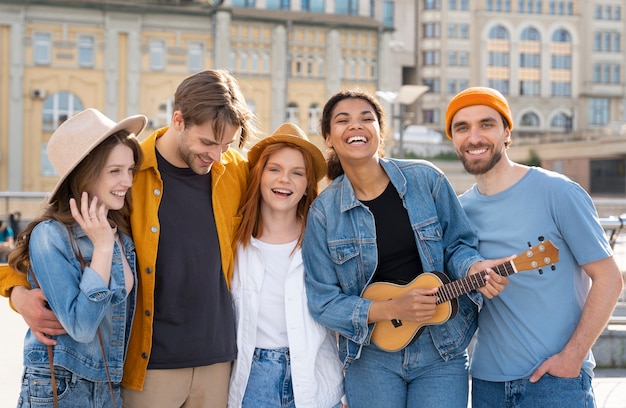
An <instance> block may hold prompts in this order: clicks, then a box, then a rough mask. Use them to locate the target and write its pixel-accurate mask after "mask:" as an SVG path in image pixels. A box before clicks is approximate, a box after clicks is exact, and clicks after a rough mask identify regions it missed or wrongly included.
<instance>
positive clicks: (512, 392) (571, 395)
mask: <svg viewBox="0 0 626 408" xmlns="http://www.w3.org/2000/svg"><path fill="white" fill-rule="evenodd" d="M595 406H596V402H595V396H594V394H593V388H591V378H590V377H589V375H588V374H587V373H586V372H584V371H581V375H580V376H579V377H576V378H558V377H554V376H551V375H550V374H544V375H543V377H541V379H540V380H539V381H537V382H536V383H534V384H533V383H531V382H530V381H528V379H527V378H523V379H520V380H514V381H505V382H492V381H483V380H479V379H476V378H474V379H472V408H487V407H493V408H502V407H506V408H544V407H550V408H578V407H579V408H593V407H595Z"/></svg>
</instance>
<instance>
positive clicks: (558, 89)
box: [550, 81, 572, 97]
mask: <svg viewBox="0 0 626 408" xmlns="http://www.w3.org/2000/svg"><path fill="white" fill-rule="evenodd" d="M550 88H551V92H552V96H560V97H570V96H571V95H572V84H570V83H569V82H557V81H553V82H552V83H551V84H550Z"/></svg>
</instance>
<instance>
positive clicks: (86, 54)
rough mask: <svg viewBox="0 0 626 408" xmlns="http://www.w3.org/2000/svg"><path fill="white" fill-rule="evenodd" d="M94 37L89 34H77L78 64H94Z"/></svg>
mask: <svg viewBox="0 0 626 408" xmlns="http://www.w3.org/2000/svg"><path fill="white" fill-rule="evenodd" d="M94 42H95V40H94V37H93V36H91V35H79V36H78V66H79V67H83V68H90V67H93V66H94V60H95V57H94Z"/></svg>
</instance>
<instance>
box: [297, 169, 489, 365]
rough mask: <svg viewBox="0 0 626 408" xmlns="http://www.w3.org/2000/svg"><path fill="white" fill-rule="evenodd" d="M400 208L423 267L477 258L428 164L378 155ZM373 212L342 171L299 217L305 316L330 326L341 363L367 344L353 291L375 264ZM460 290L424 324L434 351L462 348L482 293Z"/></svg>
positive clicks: (443, 181)
mask: <svg viewBox="0 0 626 408" xmlns="http://www.w3.org/2000/svg"><path fill="white" fill-rule="evenodd" d="M380 165H381V166H382V168H383V169H384V170H385V172H386V173H387V175H388V176H389V179H390V180H391V183H392V184H393V186H394V187H395V188H396V190H397V191H398V194H399V195H400V197H401V199H402V202H403V205H404V207H405V208H406V209H407V211H408V214H409V219H410V222H411V227H412V229H413V232H414V234H415V243H416V246H417V249H418V251H419V254H420V258H421V262H422V266H423V268H424V271H425V272H433V271H439V272H444V273H446V274H447V275H448V277H450V279H451V280H456V279H460V278H462V277H465V275H466V273H467V271H468V269H469V267H470V266H471V265H472V264H473V263H475V262H477V261H480V260H482V259H483V257H482V256H481V255H480V254H479V253H478V250H477V245H478V239H477V238H476V235H475V234H474V233H473V232H472V229H471V227H470V224H469V222H468V219H467V217H466V215H465V212H464V211H463V208H462V207H461V205H460V204H459V201H458V199H457V197H456V194H455V192H454V190H453V189H452V186H451V185H450V183H449V182H448V180H447V178H446V177H445V176H444V174H443V173H442V172H441V171H440V170H439V169H437V168H436V167H435V166H433V165H432V164H430V163H429V162H426V161H421V160H396V159H380ZM376 242H377V241H376V227H375V220H374V217H373V215H372V213H371V212H370V211H369V209H368V208H367V207H366V206H365V205H363V204H362V203H361V202H360V201H359V200H358V199H357V198H356V196H355V194H354V190H353V188H352V185H351V183H350V181H349V180H348V178H347V177H346V176H345V175H342V176H340V177H338V178H337V179H335V180H334V181H333V182H332V183H331V184H330V185H329V186H328V187H327V188H326V189H325V190H324V191H323V192H322V193H321V194H320V195H319V196H318V197H317V199H316V200H315V201H314V202H313V205H312V207H311V209H310V211H309V214H308V218H307V225H306V229H305V234H304V238H303V247H302V256H303V259H304V265H305V270H306V290H307V295H308V302H309V309H310V312H311V314H312V316H313V317H314V318H315V319H316V320H317V321H319V322H320V323H321V324H323V325H324V326H327V327H328V328H330V329H332V330H336V331H338V332H339V333H340V334H341V335H340V336H339V353H340V357H341V359H342V361H343V362H344V367H347V366H348V365H349V364H350V362H351V361H353V360H354V359H357V358H359V355H360V351H361V347H363V346H366V345H369V343H370V337H371V331H372V328H373V324H370V325H368V324H367V319H368V313H369V308H370V305H371V303H372V302H371V301H370V300H367V299H364V298H362V297H361V294H362V293H363V290H364V289H365V287H366V286H367V285H368V284H369V283H370V280H371V278H372V276H373V274H374V272H375V271H376V268H377V266H378V251H377V246H376ZM469 296H470V297H472V299H473V302H472V300H470V298H469V297H468V295H462V296H461V297H460V298H459V299H458V300H459V310H458V313H457V315H456V316H455V317H454V318H452V319H450V320H448V321H447V322H445V323H443V324H439V325H432V326H429V330H428V331H425V332H424V334H426V333H427V332H429V333H430V336H431V337H432V340H433V342H434V344H435V346H436V347H437V349H438V351H439V353H440V355H441V357H442V358H443V359H444V360H449V359H451V358H452V357H454V356H455V355H458V354H459V353H462V352H464V350H465V349H466V348H467V346H468V344H469V342H470V340H471V338H472V336H473V334H474V332H475V330H476V324H477V322H476V320H477V306H476V305H478V304H480V303H481V301H482V297H481V296H480V294H479V293H477V292H474V293H471V294H470V295H469Z"/></svg>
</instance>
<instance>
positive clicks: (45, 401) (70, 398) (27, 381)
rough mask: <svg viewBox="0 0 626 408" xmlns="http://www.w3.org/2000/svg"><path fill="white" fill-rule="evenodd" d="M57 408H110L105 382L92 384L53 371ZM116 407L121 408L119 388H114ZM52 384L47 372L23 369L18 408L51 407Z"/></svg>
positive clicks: (118, 386) (60, 370) (62, 372)
mask: <svg viewBox="0 0 626 408" xmlns="http://www.w3.org/2000/svg"><path fill="white" fill-rule="evenodd" d="M54 376H55V380H56V383H57V398H58V400H59V408H84V407H98V408H99V407H102V408H104V407H112V406H113V401H112V400H111V391H110V390H109V383H108V382H92V381H88V380H85V379H84V378H80V377H78V376H77V375H76V374H73V373H72V372H70V371H67V370H65V369H63V368H60V367H55V369H54ZM113 393H114V394H115V404H116V406H117V407H118V408H121V406H122V397H121V395H120V384H113ZM53 406H54V399H53V396H52V381H51V376H50V370H49V369H46V368H32V367H26V368H25V369H24V375H23V376H22V389H21V391H20V396H19V399H18V403H17V407H18V408H35V407H37V408H44V407H53Z"/></svg>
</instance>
